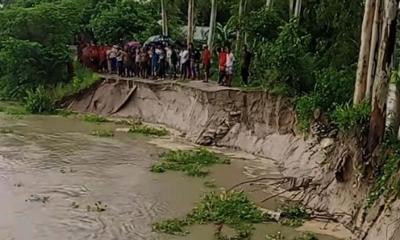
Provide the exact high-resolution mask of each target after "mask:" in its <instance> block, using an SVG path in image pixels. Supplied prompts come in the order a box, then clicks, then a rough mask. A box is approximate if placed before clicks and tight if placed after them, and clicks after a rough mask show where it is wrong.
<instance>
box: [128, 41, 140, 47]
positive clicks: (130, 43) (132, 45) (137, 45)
mask: <svg viewBox="0 0 400 240" xmlns="http://www.w3.org/2000/svg"><path fill="white" fill-rule="evenodd" d="M126 46H127V47H129V48H138V47H140V46H141V44H140V42H136V41H131V42H128V43H127V44H126Z"/></svg>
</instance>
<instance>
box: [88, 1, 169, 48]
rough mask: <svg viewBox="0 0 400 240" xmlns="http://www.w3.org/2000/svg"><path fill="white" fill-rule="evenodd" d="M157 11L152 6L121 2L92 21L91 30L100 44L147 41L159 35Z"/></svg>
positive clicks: (104, 10) (105, 9)
mask: <svg viewBox="0 0 400 240" xmlns="http://www.w3.org/2000/svg"><path fill="white" fill-rule="evenodd" d="M157 15H158V14H157V9H156V8H154V7H152V6H151V5H150V4H146V3H140V2H136V1H121V2H117V3H116V4H115V5H114V6H111V7H109V8H104V9H103V10H101V12H100V13H98V14H97V15H95V16H94V17H93V18H92V19H91V20H90V28H91V29H92V30H93V34H94V37H95V39H96V40H97V41H98V42H100V43H106V44H115V43H119V42H121V40H122V41H124V40H133V39H136V40H140V41H145V40H146V39H147V38H148V37H149V36H151V35H155V34H159V33H160V32H161V28H160V26H159V24H158V23H157V21H158V18H157Z"/></svg>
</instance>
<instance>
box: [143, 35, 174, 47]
mask: <svg viewBox="0 0 400 240" xmlns="http://www.w3.org/2000/svg"><path fill="white" fill-rule="evenodd" d="M166 43H168V45H175V41H174V40H172V39H171V38H170V37H167V36H163V35H155V36H151V37H149V39H147V41H146V42H145V43H144V45H145V46H148V45H162V44H166Z"/></svg>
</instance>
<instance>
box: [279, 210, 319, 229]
mask: <svg viewBox="0 0 400 240" xmlns="http://www.w3.org/2000/svg"><path fill="white" fill-rule="evenodd" d="M310 218H311V216H310V214H309V213H308V211H307V209H306V208H305V207H304V206H301V205H299V204H292V205H287V206H284V207H283V208H282V209H281V219H280V220H279V223H281V224H282V225H286V226H290V227H299V226H302V225H303V223H304V221H306V220H309V219H310Z"/></svg>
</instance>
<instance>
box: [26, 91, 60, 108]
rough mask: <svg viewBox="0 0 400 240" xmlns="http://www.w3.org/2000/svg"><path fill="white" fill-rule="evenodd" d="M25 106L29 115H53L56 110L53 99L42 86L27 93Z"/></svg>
mask: <svg viewBox="0 0 400 240" xmlns="http://www.w3.org/2000/svg"><path fill="white" fill-rule="evenodd" d="M24 106H25V109H26V111H27V112H29V113H52V112H54V110H55V108H54V103H53V101H52V99H51V98H50V96H49V95H48V93H47V91H46V90H45V89H44V87H42V86H41V87H38V88H36V90H34V91H33V90H28V91H27V93H26V98H25V104H24Z"/></svg>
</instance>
